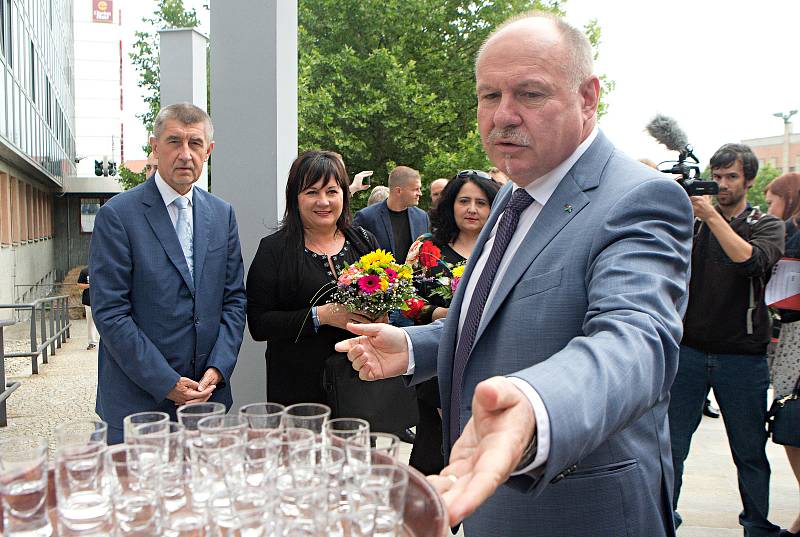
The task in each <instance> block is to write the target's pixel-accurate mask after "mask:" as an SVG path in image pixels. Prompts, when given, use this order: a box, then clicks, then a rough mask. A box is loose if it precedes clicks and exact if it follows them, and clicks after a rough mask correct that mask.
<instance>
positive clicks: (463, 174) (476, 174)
mask: <svg viewBox="0 0 800 537" xmlns="http://www.w3.org/2000/svg"><path fill="white" fill-rule="evenodd" d="M456 177H457V178H460V179H484V180H486V181H491V182H493V183H495V184H498V185H499V184H500V183H498V182H497V181H495V180H494V177H492V176H491V175H489V174H488V173H486V172H484V171H481V170H461V171H460V172H458V173H457V174H456Z"/></svg>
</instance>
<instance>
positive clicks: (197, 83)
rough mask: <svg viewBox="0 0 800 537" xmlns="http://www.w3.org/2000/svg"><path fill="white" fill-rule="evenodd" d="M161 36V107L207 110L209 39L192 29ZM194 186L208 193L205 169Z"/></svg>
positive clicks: (173, 30)
mask: <svg viewBox="0 0 800 537" xmlns="http://www.w3.org/2000/svg"><path fill="white" fill-rule="evenodd" d="M158 35H159V63H160V66H159V71H160V84H161V107H162V108H163V107H165V106H167V105H170V104H175V103H180V102H189V103H192V104H194V105H195V106H198V107H200V108H202V109H203V110H208V77H207V75H208V69H207V68H206V51H207V48H208V38H207V37H206V36H204V35H203V34H201V33H200V32H198V31H197V30H194V29H192V28H178V29H171V30H161V31H159V32H158ZM195 184H196V185H197V186H199V187H201V188H204V189H206V190H208V170H207V169H206V168H205V167H203V173H202V175H200V179H198V180H197V182H196V183H195Z"/></svg>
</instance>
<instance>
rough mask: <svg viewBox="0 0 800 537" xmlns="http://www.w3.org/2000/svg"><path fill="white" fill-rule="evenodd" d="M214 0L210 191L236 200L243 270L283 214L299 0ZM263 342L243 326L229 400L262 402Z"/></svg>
mask: <svg viewBox="0 0 800 537" xmlns="http://www.w3.org/2000/svg"><path fill="white" fill-rule="evenodd" d="M235 4H236V5H235V8H234V7H233V6H232V5H231V4H230V3H229V2H211V36H212V37H211V115H212V119H213V121H214V130H215V136H214V137H215V138H216V141H217V145H216V147H215V149H214V154H213V156H212V161H213V167H214V178H213V190H214V193H215V194H216V195H218V196H220V197H222V198H223V199H225V200H227V201H229V202H230V203H232V204H233V206H234V208H235V210H236V218H237V219H238V222H239V238H240V240H241V243H242V256H243V257H244V263H245V270H247V269H248V268H249V267H250V262H251V261H252V260H253V256H254V255H255V252H256V249H257V248H258V243H259V241H260V240H261V238H262V237H264V236H266V235H269V234H271V233H273V232H274V231H275V226H276V224H277V222H278V220H279V219H280V218H282V217H283V211H284V206H285V203H284V196H285V194H284V193H285V189H286V177H287V175H288V173H289V168H290V166H291V164H292V161H293V160H294V158H295V157H296V156H297V2H296V0H295V1H284V0H238V1H237V2H236V3H235ZM265 347H266V345H265V343H263V342H254V341H253V340H252V339H251V338H250V335H249V333H248V332H245V339H244V342H243V344H242V350H241V352H240V353H239V362H238V364H237V366H236V370H235V372H234V374H233V379H232V388H233V397H234V407H239V406H241V405H243V404H247V403H251V402H257V401H264V400H265V398H266V397H267V394H266V369H265V363H264V350H265Z"/></svg>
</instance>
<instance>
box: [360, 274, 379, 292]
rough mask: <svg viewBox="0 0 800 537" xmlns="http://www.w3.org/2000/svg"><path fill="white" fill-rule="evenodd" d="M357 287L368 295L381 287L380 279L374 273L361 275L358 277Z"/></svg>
mask: <svg viewBox="0 0 800 537" xmlns="http://www.w3.org/2000/svg"><path fill="white" fill-rule="evenodd" d="M358 287H360V288H361V290H362V291H364V292H365V293H367V294H368V295H371V294H372V293H374V292H375V291H377V290H379V289H380V288H381V279H380V278H379V277H378V276H377V275H375V274H369V275H367V276H362V277H361V278H359V279H358Z"/></svg>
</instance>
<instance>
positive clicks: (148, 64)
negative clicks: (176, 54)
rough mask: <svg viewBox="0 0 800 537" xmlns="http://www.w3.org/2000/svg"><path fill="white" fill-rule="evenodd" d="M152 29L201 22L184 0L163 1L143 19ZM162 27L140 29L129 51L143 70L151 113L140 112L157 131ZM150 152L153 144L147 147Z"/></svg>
mask: <svg viewBox="0 0 800 537" xmlns="http://www.w3.org/2000/svg"><path fill="white" fill-rule="evenodd" d="M142 21H143V22H145V23H147V26H148V27H149V28H157V29H158V30H164V29H169V28H195V27H196V26H198V25H199V24H200V20H199V19H198V18H197V11H196V10H195V9H188V10H187V9H185V8H184V6H183V0H159V1H158V4H157V5H156V9H155V11H153V15H152V16H151V17H145V18H143V19H142ZM158 30H155V31H140V32H136V33H135V35H136V42H135V43H134V44H133V52H131V53H130V54H129V56H130V58H131V61H132V62H133V65H134V67H135V68H136V71H138V73H139V87H141V88H142V90H143V92H144V93H143V97H144V102H145V103H146V104H147V112H144V113H143V114H140V115H138V116H137V117H138V118H139V119H141V120H142V123H143V124H144V127H145V129H146V130H147V132H152V131H153V121H154V120H155V118H156V115H157V114H158V111H159V110H160V109H161V83H160V78H159V57H158V50H159V47H158ZM145 151H147V153H148V154H149V153H150V149H149V146H147V147H146V148H145Z"/></svg>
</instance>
